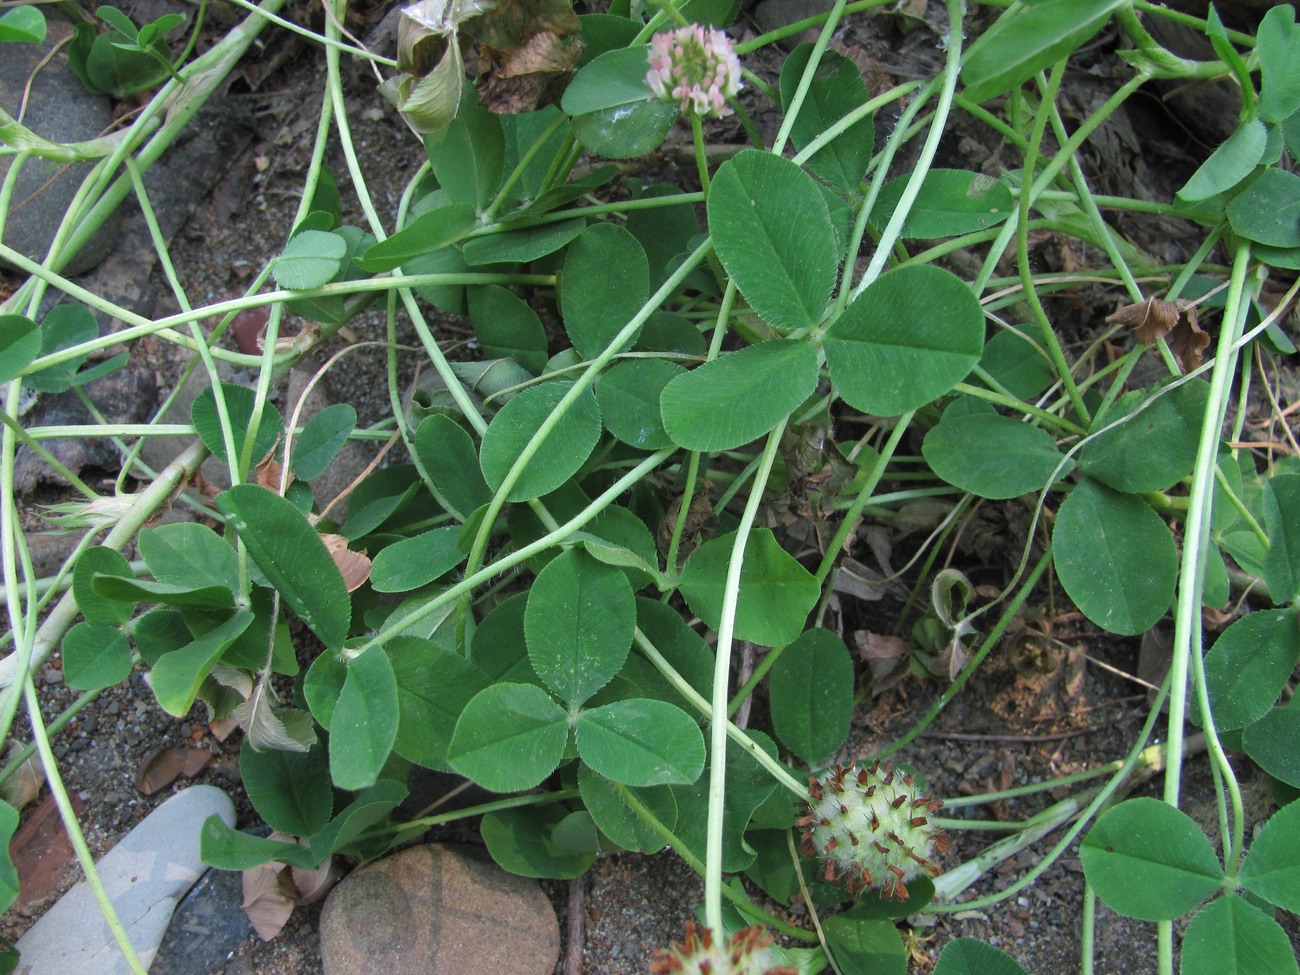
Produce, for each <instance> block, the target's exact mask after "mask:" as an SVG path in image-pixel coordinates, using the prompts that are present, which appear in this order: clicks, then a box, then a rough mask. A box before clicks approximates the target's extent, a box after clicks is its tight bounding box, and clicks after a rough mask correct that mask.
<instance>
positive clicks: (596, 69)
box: [560, 44, 651, 116]
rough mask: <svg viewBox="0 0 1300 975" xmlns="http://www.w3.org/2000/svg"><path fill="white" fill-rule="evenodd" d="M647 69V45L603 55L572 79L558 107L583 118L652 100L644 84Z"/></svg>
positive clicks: (624, 48)
mask: <svg viewBox="0 0 1300 975" xmlns="http://www.w3.org/2000/svg"><path fill="white" fill-rule="evenodd" d="M649 66H650V47H649V45H647V44H640V45H636V46H634V47H623V48H619V49H618V50H614V51H609V52H608V53H606V54H602V55H600V57H598V58H595V59H594V60H593V61H592V62H591V63H590V64H588V65H586V66H585V67H584V68H582V70H580V71H579V72H578V73H577V74H575V75H574V76H573V79H572V80H571V81H570V82H569V86H568V87H567V88H566V89H565V90H564V97H563V99H562V100H561V101H560V108H561V109H562V110H563V111H564V113H565V114H566V115H571V116H573V115H586V114H588V113H590V112H598V111H602V110H604V109H610V108H623V107H625V106H628V105H635V104H637V103H638V102H643V101H646V100H647V99H649V98H650V97H651V92H650V88H649V86H648V85H647V84H646V82H645V77H646V70H647V69H648V68H649Z"/></svg>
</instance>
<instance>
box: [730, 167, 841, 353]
mask: <svg viewBox="0 0 1300 975" xmlns="http://www.w3.org/2000/svg"><path fill="white" fill-rule="evenodd" d="M708 211H709V229H710V230H711V231H712V234H713V245H714V247H715V248H716V250H717V253H718V259H719V260H721V261H722V266H723V267H725V268H726V269H727V273H728V274H730V275H731V277H732V280H734V281H735V283H736V287H738V288H739V289H740V293H741V294H743V295H744V296H745V300H746V301H748V302H749V304H750V306H751V307H752V308H753V309H754V311H756V312H757V313H758V314H759V315H761V316H762V317H763V318H764V319H765V320H766V321H767V322H768V323H769V324H771V325H774V326H776V327H777V328H812V327H813V326H814V325H816V324H817V323H818V322H819V321H820V320H821V317H822V313H823V312H824V311H825V310H826V302H827V300H828V299H829V298H830V294H831V288H832V287H833V286H834V284H835V275H836V269H837V267H838V264H839V260H838V255H837V254H836V252H835V231H834V229H833V228H832V227H831V218H830V213H829V211H828V210H827V209H826V201H825V199H824V198H823V197H822V194H821V191H820V190H819V189H818V188H817V184H816V183H814V182H813V181H812V177H810V176H809V175H808V174H807V173H805V172H804V171H803V170H802V169H800V168H799V167H798V166H796V165H795V164H794V163H792V162H791V161H790V160H788V159H783V158H782V157H780V156H776V155H773V154H772V153H769V152H760V151H758V150H756V149H746V150H744V151H743V152H741V153H740V154H739V155H737V156H736V157H735V158H733V159H730V160H728V161H727V162H725V163H723V164H722V165H721V166H719V167H718V172H717V174H716V175H715V176H714V178H713V184H712V186H711V188H710V190H709V204H708ZM793 214H798V219H792V215H793Z"/></svg>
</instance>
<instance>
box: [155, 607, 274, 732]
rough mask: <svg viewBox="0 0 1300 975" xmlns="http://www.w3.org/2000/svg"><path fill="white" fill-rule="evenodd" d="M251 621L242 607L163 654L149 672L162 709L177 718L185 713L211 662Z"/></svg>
mask: <svg viewBox="0 0 1300 975" xmlns="http://www.w3.org/2000/svg"><path fill="white" fill-rule="evenodd" d="M252 622H253V614H252V613H250V612H249V611H248V610H246V609H241V610H239V611H238V612H236V613H234V614H233V615H232V616H231V617H230V618H229V619H227V620H226V621H225V622H223V623H221V624H220V625H218V626H215V627H213V628H212V629H210V630H208V631H207V632H206V633H204V634H202V635H201V636H199V637H197V638H195V639H194V641H193V642H191V643H190V644H189V645H188V646H184V647H182V648H181V649H179V650H173V651H171V652H170V653H165V654H163V655H162V658H161V659H159V661H158V662H157V663H156V664H154V666H153V670H152V671H151V672H150V674H149V683H150V684H151V685H153V693H154V697H156V698H157V699H158V704H159V705H161V707H162V709H163V710H164V711H166V712H167V713H168V714H171V715H175V716H176V717H178V718H183V717H184V716H185V715H187V714H188V713H189V711H190V708H192V707H193V706H194V699H195V698H196V697H198V694H199V688H200V687H201V686H202V684H203V682H204V681H205V680H207V677H208V675H209V674H210V673H211V672H212V667H213V665H214V664H216V662H217V661H218V660H220V659H221V655H222V654H224V653H225V652H226V651H227V650H228V649H230V645H231V644H232V643H234V642H235V641H236V640H238V639H239V637H240V636H241V635H242V634H243V632H244V631H245V630H247V629H248V627H249V626H250V625H251V624H252Z"/></svg>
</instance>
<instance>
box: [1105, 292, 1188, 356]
mask: <svg viewBox="0 0 1300 975" xmlns="http://www.w3.org/2000/svg"><path fill="white" fill-rule="evenodd" d="M1178 318H1179V308H1178V305H1176V304H1174V302H1172V301H1165V300H1164V299H1163V298H1148V299H1147V300H1146V301H1139V302H1136V303H1134V304H1131V305H1125V306H1124V307H1123V308H1121V309H1119V310H1118V311H1117V312H1115V314H1113V315H1111V316H1109V317H1108V318H1107V319H1106V324H1108V325H1127V326H1128V327H1129V328H1131V329H1132V330H1133V338H1134V339H1135V340H1136V341H1138V342H1140V343H1141V344H1142V345H1154V344H1155V343H1156V341H1157V340H1158V339H1162V338H1164V337H1165V336H1166V335H1168V334H1169V333H1170V332H1171V331H1172V330H1173V327H1174V326H1175V325H1176V324H1178Z"/></svg>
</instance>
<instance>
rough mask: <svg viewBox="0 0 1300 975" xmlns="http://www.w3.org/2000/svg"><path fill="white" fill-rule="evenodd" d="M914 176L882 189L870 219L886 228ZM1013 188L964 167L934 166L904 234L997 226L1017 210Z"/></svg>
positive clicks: (973, 230)
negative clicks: (1012, 195) (946, 167)
mask: <svg viewBox="0 0 1300 975" xmlns="http://www.w3.org/2000/svg"><path fill="white" fill-rule="evenodd" d="M910 180H911V176H910V175H908V176H899V177H898V178H897V179H891V180H890V181H889V182H888V183H886V184H885V186H884V188H883V189H881V191H880V196H879V197H877V199H876V205H875V208H874V209H873V210H872V211H871V222H872V223H874V224H875V225H876V226H877V227H883V226H885V224H887V223H888V222H889V219H890V218H891V217H892V216H893V215H894V211H895V210H896V209H898V203H899V200H901V199H902V197H903V191H904V190H905V189H906V188H907V184H908V182H909V181H910ZM1014 207H1015V203H1014V201H1013V200H1012V197H1011V190H1010V189H1009V188H1008V187H1007V185H1006V183H1004V182H1003V181H1002V180H1000V179H994V178H993V177H992V176H986V175H984V174H983V173H972V172H968V171H967V170H964V169H931V170H930V171H929V172H927V173H926V174H925V179H924V180H922V182H921V191H920V193H919V194H917V197H916V200H915V202H914V203H913V204H912V209H911V210H909V211H908V212H907V219H906V220H904V221H903V236H904V237H912V238H917V239H921V240H930V239H933V238H936V237H957V236H959V235H961V234H972V233H976V232H978V231H980V230H987V229H988V228H989V227H996V226H997V225H998V224H1000V223H1002V222H1004V221H1005V220H1006V219H1007V218H1008V217H1009V216H1011V214H1012V213H1013V212H1014Z"/></svg>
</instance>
